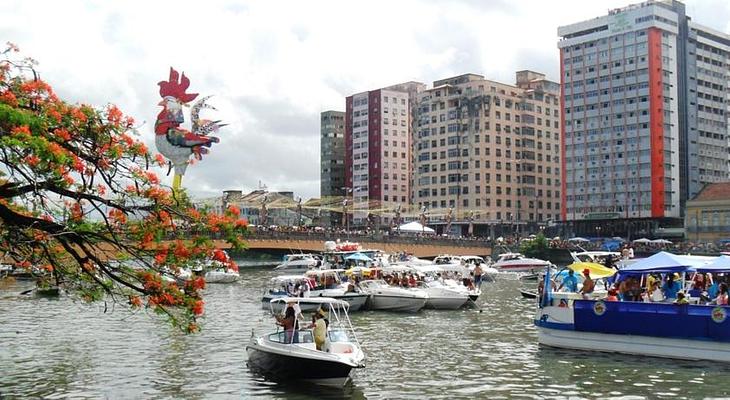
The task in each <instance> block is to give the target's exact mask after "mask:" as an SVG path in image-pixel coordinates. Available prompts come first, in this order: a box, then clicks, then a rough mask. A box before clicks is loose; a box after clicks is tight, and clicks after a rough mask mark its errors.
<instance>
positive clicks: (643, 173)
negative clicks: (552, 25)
mask: <svg viewBox="0 0 730 400" xmlns="http://www.w3.org/2000/svg"><path fill="white" fill-rule="evenodd" d="M558 35H559V36H560V37H561V39H560V41H559V43H558V47H559V49H560V71H561V89H562V98H563V104H562V108H563V117H564V121H563V127H564V134H563V138H564V143H563V149H564V152H563V162H564V165H563V168H562V170H563V173H564V176H563V182H564V185H565V187H564V190H563V193H564V195H565V201H564V202H563V204H564V206H563V209H562V218H563V219H564V220H568V221H571V222H572V224H573V226H574V228H575V233H578V234H592V233H601V234H611V235H626V234H629V235H631V234H632V232H636V231H637V230H638V231H642V232H641V234H651V232H652V231H654V230H655V229H656V228H658V227H659V226H665V227H671V226H676V225H681V221H682V220H681V216H682V214H683V208H684V203H685V202H686V200H687V199H689V198H692V197H693V196H694V195H696V194H697V193H698V192H699V190H700V189H701V188H702V186H703V185H704V184H705V183H709V182H716V181H721V180H727V179H728V177H729V176H730V175H729V172H730V171H729V168H730V164H729V161H730V158H729V153H728V143H730V142H728V140H729V134H728V133H729V132H728V124H727V122H728V121H727V115H728V99H729V98H730V97H729V95H730V91H729V90H728V83H729V78H730V69H728V61H729V59H728V55H729V54H730V36H728V35H726V34H723V33H720V32H717V31H714V30H712V29H709V28H706V27H703V26H701V25H699V24H696V23H694V22H693V21H691V20H690V18H689V17H687V15H686V14H685V7H684V4H682V3H680V2H678V1H674V0H666V1H658V0H657V1H652V0H650V1H646V2H644V3H640V4H635V5H630V6H628V7H625V8H620V9H616V10H612V11H610V12H609V13H608V15H605V16H601V17H598V18H594V19H590V20H586V21H583V22H579V23H575V24H572V25H568V26H563V27H560V28H558Z"/></svg>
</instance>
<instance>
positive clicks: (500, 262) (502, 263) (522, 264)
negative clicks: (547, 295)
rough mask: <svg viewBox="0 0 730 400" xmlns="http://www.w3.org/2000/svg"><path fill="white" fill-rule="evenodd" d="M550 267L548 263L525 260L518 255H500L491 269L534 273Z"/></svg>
mask: <svg viewBox="0 0 730 400" xmlns="http://www.w3.org/2000/svg"><path fill="white" fill-rule="evenodd" d="M550 265H551V264H550V262H549V261H545V260H541V259H539V258H527V257H525V256H524V255H522V254H520V253H502V254H500V255H499V259H497V262H496V263H494V264H493V265H492V267H494V268H495V269H496V270H497V271H499V272H527V273H535V272H538V271H542V270H544V269H545V267H547V266H550Z"/></svg>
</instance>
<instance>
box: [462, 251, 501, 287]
mask: <svg viewBox="0 0 730 400" xmlns="http://www.w3.org/2000/svg"><path fill="white" fill-rule="evenodd" d="M461 262H462V263H463V264H464V265H465V266H466V267H467V268H468V269H469V271H470V272H474V269H475V268H476V266H477V265H478V266H479V267H480V268H481V269H482V281H483V282H494V281H495V280H497V274H498V273H499V271H498V270H497V269H496V268H494V267H492V266H491V264H489V263H487V262H486V261H485V260H484V258H482V257H479V256H461Z"/></svg>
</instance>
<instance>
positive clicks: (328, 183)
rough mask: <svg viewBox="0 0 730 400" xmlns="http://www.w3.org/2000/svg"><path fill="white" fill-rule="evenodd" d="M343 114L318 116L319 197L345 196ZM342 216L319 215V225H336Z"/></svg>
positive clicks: (339, 214) (329, 112) (331, 113)
mask: <svg viewBox="0 0 730 400" xmlns="http://www.w3.org/2000/svg"><path fill="white" fill-rule="evenodd" d="M344 187H345V113H344V112H342V111H324V112H322V113H321V115H320V196H322V198H327V197H337V196H344V195H345V189H344ZM341 219H342V214H341V213H337V212H334V211H327V212H324V213H321V221H320V222H321V224H322V225H324V226H330V225H337V224H339V221H340V220H341Z"/></svg>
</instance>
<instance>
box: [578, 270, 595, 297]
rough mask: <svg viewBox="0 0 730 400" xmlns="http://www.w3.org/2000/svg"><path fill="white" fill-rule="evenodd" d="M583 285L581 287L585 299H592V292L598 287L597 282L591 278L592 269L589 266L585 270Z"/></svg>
mask: <svg viewBox="0 0 730 400" xmlns="http://www.w3.org/2000/svg"><path fill="white" fill-rule="evenodd" d="M583 278H584V280H583V287H582V288H580V292H579V293H580V294H582V295H583V298H584V299H590V298H591V293H593V290H594V289H595V288H596V283H595V282H594V281H593V279H591V270H589V269H588V268H586V269H584V270H583Z"/></svg>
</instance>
